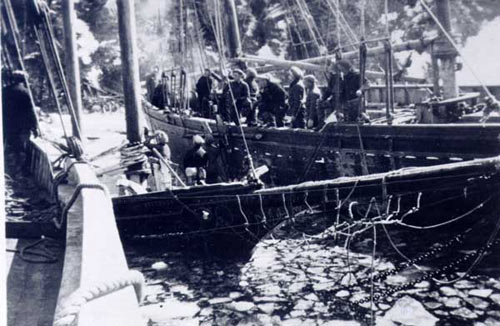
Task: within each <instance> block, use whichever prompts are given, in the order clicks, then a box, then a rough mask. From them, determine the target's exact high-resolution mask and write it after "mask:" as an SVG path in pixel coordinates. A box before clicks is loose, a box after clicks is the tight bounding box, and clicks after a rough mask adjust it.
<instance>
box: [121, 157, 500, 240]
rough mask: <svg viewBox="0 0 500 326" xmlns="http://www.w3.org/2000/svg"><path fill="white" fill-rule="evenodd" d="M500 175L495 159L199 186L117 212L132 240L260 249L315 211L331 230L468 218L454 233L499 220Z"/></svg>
mask: <svg viewBox="0 0 500 326" xmlns="http://www.w3.org/2000/svg"><path fill="white" fill-rule="evenodd" d="M499 170H500V157H496V158H492V159H482V160H474V161H470V162H460V163H452V164H445V165H438V166H433V167H423V168H415V169H403V170H399V171H393V172H389V173H382V174H373V175H367V176H361V177H348V178H338V179H334V180H325V181H318V182H312V181H311V182H305V183H302V184H298V185H292V186H283V187H275V188H269V189H258V188H259V186H258V185H243V184H225V185H210V186H200V187H193V188H189V189H179V190H173V191H171V192H159V193H150V194H145V195H138V196H128V197H120V198H114V199H113V205H114V210H115V215H116V217H117V223H118V227H119V228H120V230H121V231H122V233H123V234H127V235H152V234H161V233H170V234H168V235H170V236H177V235H183V236H186V235H192V236H202V237H208V238H210V239H214V238H215V239H222V241H224V240H225V241H227V240H228V239H231V241H234V239H235V238H236V239H238V238H240V239H245V240H250V241H253V242H254V243H255V240H258V239H260V238H261V237H262V236H264V235H265V234H267V233H268V232H269V230H272V229H273V228H275V227H276V226H277V225H279V224H280V223H283V222H288V221H292V219H293V218H294V217H296V214H297V213H299V212H303V211H306V210H308V209H310V208H311V207H314V208H315V209H316V210H319V211H321V212H322V213H320V214H326V216H332V218H328V220H329V221H330V223H333V221H334V220H335V218H333V216H337V213H338V216H340V217H341V221H348V222H349V221H350V222H353V221H360V220H361V221H362V220H365V221H366V222H369V221H370V219H372V218H381V216H383V217H384V218H387V216H389V215H391V214H392V215H393V216H392V218H391V219H392V220H398V219H400V218H402V216H403V215H405V218H404V222H405V223H409V224H412V225H417V226H418V225H427V224H436V223H441V222H443V221H449V220H452V219H454V218H455V217H457V216H462V215H463V216H464V217H463V218H460V222H459V223H458V222H457V223H451V224H450V225H449V226H448V227H459V228H464V227H467V225H469V224H470V223H473V222H474V221H477V220H478V219H480V218H482V217H484V216H489V215H490V214H494V215H495V216H496V217H495V218H498V216H497V215H498V214H499V212H500V208H499V207H498V203H500V201H499V198H500V197H499V190H500V173H499ZM340 203H343V204H342V205H340ZM370 207H371V208H370ZM375 207H377V209H375ZM408 212H412V213H411V214H408ZM384 214H386V215H384ZM327 226H328V225H325V227H327ZM176 233H179V234H176Z"/></svg>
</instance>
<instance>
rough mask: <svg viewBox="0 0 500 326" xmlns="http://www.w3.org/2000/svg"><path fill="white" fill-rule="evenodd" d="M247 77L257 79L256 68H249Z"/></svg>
mask: <svg viewBox="0 0 500 326" xmlns="http://www.w3.org/2000/svg"><path fill="white" fill-rule="evenodd" d="M247 76H250V77H257V70H255V69H254V68H248V69H247Z"/></svg>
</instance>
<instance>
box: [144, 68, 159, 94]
mask: <svg viewBox="0 0 500 326" xmlns="http://www.w3.org/2000/svg"><path fill="white" fill-rule="evenodd" d="M159 79H160V68H159V67H158V66H155V68H154V69H153V71H152V72H151V73H150V74H149V75H148V76H147V77H146V90H147V92H148V100H149V101H150V102H151V103H152V102H153V97H154V93H155V89H156V86H158V82H159Z"/></svg>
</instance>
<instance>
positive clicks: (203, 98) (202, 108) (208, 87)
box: [196, 68, 214, 118]
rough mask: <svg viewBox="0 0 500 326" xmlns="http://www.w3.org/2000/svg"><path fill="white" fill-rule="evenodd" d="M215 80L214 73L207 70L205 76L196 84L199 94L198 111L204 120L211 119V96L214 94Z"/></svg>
mask: <svg viewBox="0 0 500 326" xmlns="http://www.w3.org/2000/svg"><path fill="white" fill-rule="evenodd" d="M213 83H214V80H213V78H212V71H211V70H210V69H208V68H207V69H205V72H204V73H203V76H201V77H200V79H198V82H197V83H196V93H197V94H198V111H199V112H200V113H201V116H202V117H204V118H210V103H209V102H210V95H211V94H212V89H213V88H212V87H213Z"/></svg>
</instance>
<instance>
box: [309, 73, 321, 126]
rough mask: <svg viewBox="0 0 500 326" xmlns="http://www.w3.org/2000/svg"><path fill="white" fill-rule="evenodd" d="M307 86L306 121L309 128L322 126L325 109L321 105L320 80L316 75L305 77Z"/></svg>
mask: <svg viewBox="0 0 500 326" xmlns="http://www.w3.org/2000/svg"><path fill="white" fill-rule="evenodd" d="M304 86H305V88H306V92H307V97H306V121H307V128H308V129H317V128H321V126H322V125H323V122H324V118H325V117H324V114H323V110H322V108H321V106H320V100H321V91H320V90H319V88H318V81H317V80H316V77H314V75H307V76H305V77H304Z"/></svg>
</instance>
